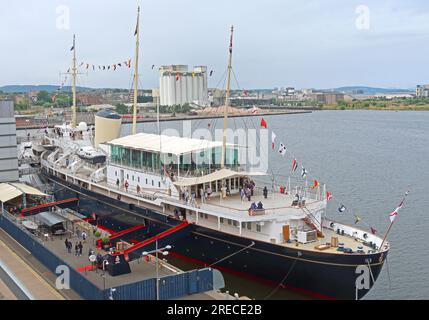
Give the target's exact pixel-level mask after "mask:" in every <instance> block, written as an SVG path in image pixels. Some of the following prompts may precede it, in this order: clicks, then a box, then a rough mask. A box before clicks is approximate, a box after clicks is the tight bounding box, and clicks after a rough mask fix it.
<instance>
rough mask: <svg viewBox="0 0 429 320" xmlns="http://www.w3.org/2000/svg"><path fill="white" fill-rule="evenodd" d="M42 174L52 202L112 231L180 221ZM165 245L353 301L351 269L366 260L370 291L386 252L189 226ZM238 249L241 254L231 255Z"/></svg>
mask: <svg viewBox="0 0 429 320" xmlns="http://www.w3.org/2000/svg"><path fill="white" fill-rule="evenodd" d="M47 176H48V178H49V179H51V180H53V181H55V182H56V183H57V184H56V185H57V188H56V190H57V191H56V197H57V199H65V198H69V197H75V196H78V197H79V199H80V200H79V209H80V211H81V212H82V211H84V212H85V213H87V214H88V215H90V214H91V213H92V212H95V213H97V215H98V216H99V217H100V219H99V223H100V222H101V224H102V225H103V226H104V227H107V228H109V229H113V230H115V231H117V230H123V229H125V228H129V227H131V226H134V225H137V224H140V223H145V224H146V225H147V227H148V228H147V236H148V237H149V236H153V235H155V234H158V233H160V232H162V231H165V230H167V229H169V228H171V227H173V226H175V225H177V224H178V223H180V221H178V220H176V219H173V218H171V217H167V216H165V215H163V214H161V213H158V212H155V211H153V210H149V209H145V208H142V207H135V206H133V205H129V204H127V203H124V202H122V201H119V200H117V199H114V198H110V197H107V196H105V195H101V194H99V193H95V192H93V191H90V190H87V189H86V188H82V187H80V186H77V185H74V184H70V183H67V182H65V181H63V180H61V179H59V178H58V177H54V176H52V175H47ZM170 241H171V239H170ZM252 243H254V245H253V246H251V245H252ZM165 244H166V243H165ZM165 244H164V243H162V242H161V243H160V245H165ZM168 244H171V245H172V246H173V250H172V251H173V253H175V254H176V255H177V256H178V257H180V258H185V259H189V260H192V261H194V262H198V263H202V264H205V265H207V266H208V265H211V264H215V265H213V267H214V268H218V269H219V270H221V271H226V272H231V273H234V274H237V275H240V276H243V277H247V278H250V279H254V280H257V281H263V282H266V283H270V284H272V285H275V286H280V287H285V288H288V289H292V290H296V291H299V292H302V293H305V294H308V295H311V296H313V297H318V298H325V299H329V298H333V299H355V298H356V289H355V288H356V286H355V283H356V280H357V278H358V277H359V276H361V272H358V273H357V269H356V268H357V267H358V266H366V267H368V262H369V264H370V268H367V270H368V272H369V273H368V276H370V279H369V285H370V287H372V286H373V285H374V282H375V281H376V280H377V278H378V276H379V274H380V272H381V269H382V267H383V264H384V261H385V258H386V254H387V252H385V253H375V254H329V253H323V252H314V251H306V250H301V249H300V248H299V247H296V248H288V247H284V246H281V245H276V244H271V243H266V242H261V241H256V240H252V239H247V238H244V237H238V236H234V235H231V234H227V233H223V232H220V231H217V230H212V229H209V228H205V227H201V226H197V225H191V226H190V228H189V234H187V235H186V236H183V235H182V236H181V237H180V238H178V239H176V240H174V243H171V242H170V243H168ZM249 246H251V247H249ZM246 247H248V248H246ZM244 248H246V249H244ZM243 249H244V250H243ZM240 250H241V252H240V253H238V254H235V253H236V252H238V251H240ZM234 254H235V255H234ZM228 256H230V257H228ZM226 257H228V258H226ZM225 258H226V259H225ZM366 267H365V268H366ZM369 290H370V288H369V289H365V288H363V289H360V290H358V297H359V298H362V297H363V296H364V295H365V294H366V293H367V292H368V291H369Z"/></svg>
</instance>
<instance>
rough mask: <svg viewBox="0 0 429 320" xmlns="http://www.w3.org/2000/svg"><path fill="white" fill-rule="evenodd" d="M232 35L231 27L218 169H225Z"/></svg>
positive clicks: (232, 27)
mask: <svg viewBox="0 0 429 320" xmlns="http://www.w3.org/2000/svg"><path fill="white" fill-rule="evenodd" d="M233 35H234V26H231V39H230V43H229V61H228V80H227V83H226V94H225V107H224V110H223V143H222V159H221V164H220V167H221V168H222V169H223V168H225V162H226V131H227V130H228V107H229V96H230V86H231V69H232V39H233Z"/></svg>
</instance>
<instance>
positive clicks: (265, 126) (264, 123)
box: [261, 118, 268, 129]
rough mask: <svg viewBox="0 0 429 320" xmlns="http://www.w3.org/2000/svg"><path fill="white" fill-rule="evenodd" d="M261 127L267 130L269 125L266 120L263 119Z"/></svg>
mask: <svg viewBox="0 0 429 320" xmlns="http://www.w3.org/2000/svg"><path fill="white" fill-rule="evenodd" d="M261 127H263V128H265V129H267V127H268V125H267V122H266V121H265V119H264V118H262V119H261Z"/></svg>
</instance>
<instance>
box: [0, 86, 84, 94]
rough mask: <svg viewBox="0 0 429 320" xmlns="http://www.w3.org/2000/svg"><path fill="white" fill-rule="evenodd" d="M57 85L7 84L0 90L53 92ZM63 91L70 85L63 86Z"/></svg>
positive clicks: (9, 91) (81, 89) (78, 88)
mask: <svg viewBox="0 0 429 320" xmlns="http://www.w3.org/2000/svg"><path fill="white" fill-rule="evenodd" d="M57 89H58V86H53V85H39V86H35V85H8V86H3V87H0V91H3V92H6V93H13V92H19V93H28V92H31V91H48V92H55V91H57ZM77 90H78V91H80V92H82V91H91V90H92V89H91V88H86V87H77ZM63 91H70V87H63Z"/></svg>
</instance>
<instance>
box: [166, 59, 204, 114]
mask: <svg viewBox="0 0 429 320" xmlns="http://www.w3.org/2000/svg"><path fill="white" fill-rule="evenodd" d="M159 72H160V76H159V88H160V90H159V91H160V104H161V105H162V106H173V105H183V104H185V103H195V104H197V105H200V106H207V105H208V89H207V67H205V66H198V67H194V69H193V70H192V71H188V66H186V65H171V66H162V67H161V68H160V69H159Z"/></svg>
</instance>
